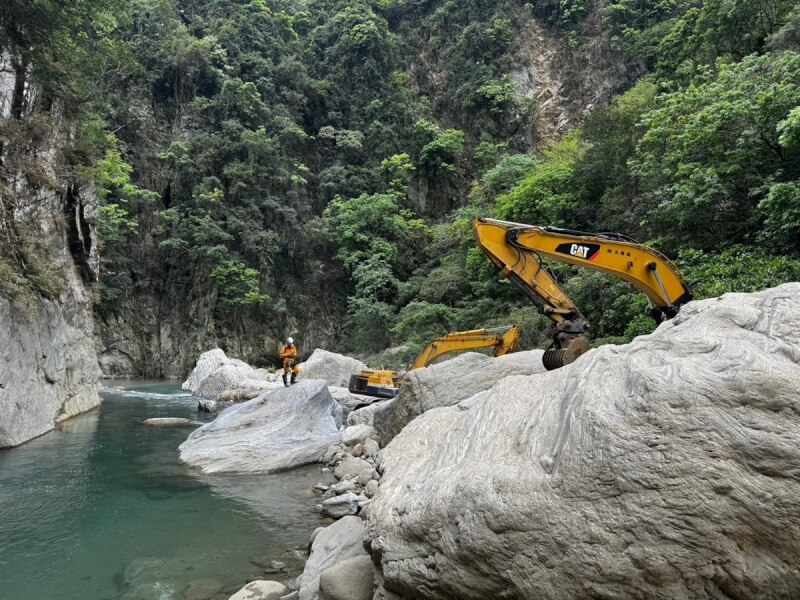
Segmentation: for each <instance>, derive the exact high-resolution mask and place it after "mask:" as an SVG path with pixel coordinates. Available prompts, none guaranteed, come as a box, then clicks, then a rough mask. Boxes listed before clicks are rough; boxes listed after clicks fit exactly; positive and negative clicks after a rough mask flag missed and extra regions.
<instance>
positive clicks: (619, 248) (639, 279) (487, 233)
mask: <svg viewBox="0 0 800 600" xmlns="http://www.w3.org/2000/svg"><path fill="white" fill-rule="evenodd" d="M473 227H474V229H475V236H476V238H477V240H478V246H480V248H481V250H483V252H484V253H485V254H486V255H487V256H488V257H489V259H490V260H491V261H492V262H493V263H494V264H495V266H497V268H498V269H499V270H500V275H501V277H507V278H508V279H509V280H510V281H512V282H513V283H514V284H515V285H516V286H517V287H518V288H519V289H520V290H521V291H522V293H523V294H525V295H526V296H527V297H528V298H529V299H530V300H531V301H532V302H533V303H534V304H535V305H536V306H537V307H538V308H539V310H540V312H542V314H544V315H546V316H547V317H549V318H550V320H551V321H552V322H553V328H554V331H553V344H552V346H551V347H550V348H548V350H547V351H546V352H545V357H544V363H545V366H546V367H547V368H548V369H552V368H558V367H560V366H563V365H564V364H568V363H570V362H572V361H574V360H575V359H576V358H577V357H578V356H580V355H581V354H583V353H584V352H586V351H587V350H588V349H589V342H588V338H587V337H586V332H587V331H588V329H589V322H588V321H587V320H586V318H585V317H584V316H583V315H582V314H581V312H580V310H578V308H577V306H575V304H574V303H573V302H572V300H571V299H570V298H569V296H567V295H566V293H564V291H563V290H562V289H561V288H560V287H559V286H558V284H557V283H556V280H555V278H554V277H553V276H552V275H551V274H550V273H549V272H548V271H547V269H546V268H545V267H544V266H543V264H542V258H548V259H552V260H556V261H559V262H563V263H567V264H572V265H576V266H579V267H583V268H585V269H591V270H593V271H599V272H601V273H606V274H608V275H613V276H615V277H619V278H620V279H623V280H625V281H627V282H629V283H631V284H632V285H633V286H634V287H636V288H637V289H639V290H640V291H641V292H642V293H644V294H645V295H646V296H647V298H648V300H649V301H650V303H651V305H652V306H653V307H654V308H656V309H658V310H659V311H660V312H661V313H663V314H664V315H665V316H666V317H667V318H670V317H673V316H675V314H677V312H678V309H679V308H680V306H681V305H682V304H685V303H686V302H688V301H689V300H691V299H692V295H691V292H690V291H689V286H687V285H686V282H685V281H684V280H683V277H681V275H680V273H678V271H677V269H676V268H675V267H674V266H673V265H672V263H670V261H669V260H668V259H667V258H666V257H665V256H663V255H662V254H661V253H659V252H657V251H656V250H653V249H652V248H648V247H647V246H643V245H641V244H637V243H636V242H634V241H633V240H630V239H628V238H625V237H624V236H622V235H620V234H616V233H586V232H582V231H573V230H570V229H560V228H556V227H537V226H533V225H524V224H522V223H512V222H509V221H498V220H495V219H487V218H478V219H476V220H475V222H474V223H473Z"/></svg>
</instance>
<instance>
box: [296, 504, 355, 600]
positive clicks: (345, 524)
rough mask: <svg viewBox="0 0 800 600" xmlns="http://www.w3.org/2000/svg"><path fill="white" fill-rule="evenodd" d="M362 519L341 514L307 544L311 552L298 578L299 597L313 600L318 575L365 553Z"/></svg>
mask: <svg viewBox="0 0 800 600" xmlns="http://www.w3.org/2000/svg"><path fill="white" fill-rule="evenodd" d="M363 536H364V522H363V521H362V520H361V519H359V518H358V517H352V516H348V517H342V518H341V519H339V520H338V521H336V522H335V523H333V524H332V525H329V526H328V527H326V528H325V529H323V530H322V531H321V532H320V533H319V534H318V535H317V536H316V537H315V538H314V543H313V544H312V545H311V554H310V555H309V557H308V561H307V562H306V567H305V569H304V570H303V574H302V575H301V576H300V578H299V579H298V583H299V584H300V600H317V598H318V597H319V576H320V575H321V574H322V572H323V571H325V570H326V569H329V568H330V567H332V566H333V565H335V564H336V563H338V562H340V561H342V560H346V559H348V558H353V557H355V556H361V555H365V554H366V553H367V552H366V550H364V544H363V543H362V538H363Z"/></svg>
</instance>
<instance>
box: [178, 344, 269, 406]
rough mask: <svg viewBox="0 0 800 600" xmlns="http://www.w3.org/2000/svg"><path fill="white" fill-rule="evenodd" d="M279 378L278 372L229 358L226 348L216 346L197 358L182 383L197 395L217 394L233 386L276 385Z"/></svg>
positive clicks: (213, 395) (265, 386)
mask: <svg viewBox="0 0 800 600" xmlns="http://www.w3.org/2000/svg"><path fill="white" fill-rule="evenodd" d="M276 382H277V378H276V375H275V374H274V373H270V372H269V371H267V370H266V369H254V368H253V367H251V366H250V365H248V364H247V363H246V362H244V361H241V360H237V359H235V358H228V356H227V355H226V354H225V352H223V351H222V350H220V349H219V348H215V349H213V350H209V351H208V352H204V353H203V354H202V355H201V356H200V358H198V359H197V365H195V368H194V369H193V370H192V372H191V373H190V374H189V377H188V378H187V379H186V381H184V382H183V386H181V387H182V388H183V390H184V391H186V392H191V393H192V394H194V395H195V396H208V397H216V396H219V395H220V394H222V393H223V392H225V391H226V390H228V389H229V388H231V387H238V388H243V389H247V388H249V389H252V388H255V389H256V390H258V389H262V388H263V389H264V390H266V389H268V388H273V387H275V386H274V385H273V384H275V383H276Z"/></svg>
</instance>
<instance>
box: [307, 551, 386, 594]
mask: <svg viewBox="0 0 800 600" xmlns="http://www.w3.org/2000/svg"><path fill="white" fill-rule="evenodd" d="M374 585H375V577H374V575H373V572H372V559H370V557H369V556H354V557H353V558H347V559H345V560H343V561H340V562H338V563H336V564H335V565H333V566H332V567H329V568H328V569H325V570H324V571H323V572H322V575H320V577H319V600H372V588H373V587H374Z"/></svg>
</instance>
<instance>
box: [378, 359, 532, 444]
mask: <svg viewBox="0 0 800 600" xmlns="http://www.w3.org/2000/svg"><path fill="white" fill-rule="evenodd" d="M542 353H543V352H542V351H541V350H530V351H527V352H515V353H513V354H506V355H505V356H499V357H497V358H493V357H490V356H486V355H484V354H479V353H477V352H467V353H465V354H460V355H459V356H456V357H455V358H451V359H450V360H446V361H444V362H441V363H437V364H434V365H431V366H429V367H426V368H424V369H415V370H413V371H409V372H408V373H406V374H405V377H404V380H405V383H404V384H403V386H402V387H401V388H400V392H399V393H398V395H397V396H396V397H395V398H394V399H392V400H390V401H388V402H386V403H384V404H382V405H381V407H380V408H379V409H377V410H376V411H375V413H374V417H373V422H372V425H373V426H374V427H375V429H377V431H378V436H379V437H378V441H379V442H380V443H381V446H385V445H386V444H388V443H389V442H390V441H391V439H392V438H393V437H394V436H396V435H397V434H398V433H400V430H401V429H403V427H405V426H406V425H407V424H408V423H409V422H411V421H412V420H413V419H414V418H416V417H417V416H419V415H421V414H422V413H424V412H425V411H427V410H430V409H432V408H437V407H441V406H454V405H456V404H458V403H459V402H461V401H462V400H466V399H467V398H470V397H471V396H474V395H475V394H477V393H478V392H481V391H484V390H488V389H489V388H490V387H492V386H493V385H494V384H495V383H497V382H498V381H499V380H500V379H502V378H504V377H508V376H510V375H533V374H536V373H544V372H545V368H544V366H543V365H542Z"/></svg>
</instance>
